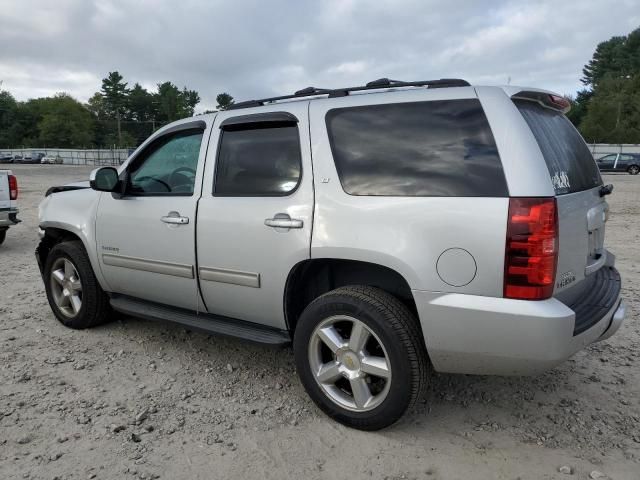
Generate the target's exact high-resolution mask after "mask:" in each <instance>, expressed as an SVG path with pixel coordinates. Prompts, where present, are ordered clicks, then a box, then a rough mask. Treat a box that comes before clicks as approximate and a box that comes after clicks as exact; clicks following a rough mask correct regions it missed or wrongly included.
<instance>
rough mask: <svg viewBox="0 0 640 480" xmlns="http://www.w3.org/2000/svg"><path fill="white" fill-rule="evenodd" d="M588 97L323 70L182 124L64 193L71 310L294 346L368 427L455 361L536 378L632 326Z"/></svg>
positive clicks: (336, 413)
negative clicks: (281, 90)
mask: <svg viewBox="0 0 640 480" xmlns="http://www.w3.org/2000/svg"><path fill="white" fill-rule="evenodd" d="M567 110H568V102H567V101H566V100H565V99H564V98H562V97H560V96H558V95H556V94H553V93H551V92H547V91H544V90H539V89H533V88H517V87H474V86H470V85H469V84H468V83H467V82H465V81H463V80H456V79H443V80H435V81H424V82H396V81H391V80H387V79H381V80H377V81H374V82H371V83H369V84H367V85H366V86H363V87H355V88H344V89H334V90H324V89H316V88H308V89H304V90H301V91H299V92H297V93H296V94H294V95H289V96H285V97H277V98H269V99H265V100H258V101H250V102H243V103H241V104H237V105H235V106H234V108H233V109H231V110H228V111H223V112H217V113H213V114H209V115H202V116H197V117H194V118H188V119H184V120H180V121H178V122H175V123H172V124H170V125H168V126H166V127H164V128H162V129H161V130H159V131H158V132H156V133H154V134H153V135H152V136H151V137H150V138H149V139H148V140H147V141H146V142H144V144H142V145H141V146H140V147H139V148H138V149H137V150H136V151H135V152H134V153H133V155H132V156H131V157H130V158H129V159H128V161H127V162H126V163H125V164H124V165H122V167H120V168H119V169H117V170H116V169H114V168H111V167H105V168H101V169H98V170H96V171H94V172H93V173H92V174H91V178H90V182H88V183H85V184H73V185H68V186H62V187H54V188H52V189H50V191H49V192H48V195H47V197H46V198H45V199H44V201H43V202H42V204H41V205H40V212H39V215H40V229H41V231H40V235H41V237H42V241H41V243H40V245H39V247H38V249H37V252H36V256H37V259H38V262H39V265H40V269H41V271H42V275H43V279H44V284H45V287H46V291H47V296H48V299H49V303H50V305H51V308H52V310H53V312H54V314H55V316H56V317H57V318H58V319H59V320H60V321H61V322H62V323H64V324H65V325H66V326H69V327H71V328H87V327H91V326H94V325H97V324H99V323H102V322H104V321H106V320H108V319H109V318H112V310H115V311H117V312H121V313H124V314H127V315H133V316H138V317H144V318H148V319H153V320H165V321H170V322H175V323H179V324H182V325H185V326H187V327H188V328H193V329H199V330H204V331H206V332H210V333H217V334H222V335H228V336H234V337H241V338H244V339H247V340H251V341H255V342H260V343H264V344H269V345H286V344H290V343H292V344H293V349H294V353H295V360H296V366H297V370H298V374H299V376H300V379H301V382H302V384H303V385H304V387H305V388H306V390H307V392H308V393H309V395H310V396H311V398H312V399H313V400H314V401H315V403H316V404H317V405H318V406H319V407H320V408H321V409H322V410H323V411H324V412H326V413H327V414H328V415H329V416H331V417H332V418H334V419H336V420H337V421H339V422H342V423H344V424H347V425H350V426H353V427H356V428H360V429H366V430H374V429H379V428H383V427H385V426H388V425H390V424H391V423H393V422H395V421H396V420H397V419H398V418H400V417H401V416H402V414H403V413H404V412H405V410H406V409H407V408H408V407H409V406H410V405H411V404H412V403H413V402H415V401H416V399H418V398H420V394H421V392H422V391H423V389H424V388H425V386H426V385H427V383H428V381H429V372H430V371H431V366H432V367H433V369H435V370H436V371H440V372H456V373H470V374H500V375H524V374H535V373H538V372H541V371H543V370H545V369H548V368H550V367H553V366H554V365H557V364H558V363H560V362H562V361H564V360H565V359H567V358H568V357H569V356H571V355H572V354H573V353H574V352H576V351H578V350H580V349H581V348H584V347H585V346H587V345H589V344H590V343H592V342H596V341H599V340H603V339H605V338H608V337H609V336H611V335H613V334H614V333H615V332H616V330H618V328H619V327H620V325H621V323H622V321H623V318H624V305H623V303H622V301H621V298H620V275H619V274H618V271H617V270H616V269H615V267H614V261H615V258H614V256H613V255H612V254H611V253H609V252H608V251H607V250H606V249H605V248H604V230H605V222H606V220H607V215H608V207H607V203H606V202H605V196H606V195H607V194H608V193H610V192H611V189H612V188H611V186H604V185H603V184H602V180H601V177H600V174H599V172H598V168H597V166H596V164H595V162H594V160H593V158H592V156H591V154H590V152H589V149H588V148H587V146H586V145H585V143H584V141H583V139H582V138H581V137H580V135H579V134H578V132H577V131H576V130H575V129H574V128H573V126H572V125H571V123H570V122H569V121H568V120H567V118H566V117H565V116H564V114H563V113H564V112H566V111H567Z"/></svg>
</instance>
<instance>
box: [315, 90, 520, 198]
mask: <svg viewBox="0 0 640 480" xmlns="http://www.w3.org/2000/svg"><path fill="white" fill-rule="evenodd" d="M326 122H327V131H328V133H329V141H330V143H331V150H332V153H333V158H334V159H335V163H336V169H337V171H338V176H339V177H340V182H341V183H342V188H343V189H344V191H345V192H347V193H348V194H351V195H387V196H442V197H446V196H456V197H504V196H508V190H507V184H506V181H505V178H504V172H503V171H502V164H501V162H500V157H499V155H498V149H497V148H496V144H495V141H494V139H493V135H492V133H491V129H490V128H489V123H488V122H487V118H486V116H485V114H484V111H483V110H482V106H481V105H480V102H479V101H478V100H477V99H468V100H446V101H432V102H416V103H396V104H389V105H369V106H363V107H348V108H338V109H333V110H330V111H329V112H328V113H327V117H326Z"/></svg>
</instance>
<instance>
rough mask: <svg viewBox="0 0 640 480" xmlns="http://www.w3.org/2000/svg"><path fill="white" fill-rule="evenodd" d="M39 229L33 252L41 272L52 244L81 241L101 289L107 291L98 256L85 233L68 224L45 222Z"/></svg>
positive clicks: (42, 272)
mask: <svg viewBox="0 0 640 480" xmlns="http://www.w3.org/2000/svg"><path fill="white" fill-rule="evenodd" d="M40 231H41V233H40V236H41V239H40V243H39V244H38V246H37V247H36V252H35V253H36V260H37V261H38V267H39V269H40V273H41V274H44V266H45V264H46V261H47V257H48V256H49V253H50V252H51V249H53V247H54V246H56V245H57V244H59V243H62V242H70V241H78V242H80V243H82V246H83V247H84V249H85V251H86V252H87V256H88V257H89V261H90V263H91V268H92V269H93V272H94V275H95V276H96V279H97V280H98V283H99V284H100V286H101V287H102V289H103V290H105V291H108V290H107V289H106V288H105V286H106V285H105V283H106V282H105V281H104V279H103V277H102V272H101V270H100V266H99V265H98V258H97V254H96V252H95V249H94V248H91V245H90V244H89V241H88V239H87V238H86V236H85V235H83V234H82V231H78V230H77V229H75V228H73V226H69V225H59V224H55V225H53V224H47V223H45V224H41V225H40Z"/></svg>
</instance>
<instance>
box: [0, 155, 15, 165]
mask: <svg viewBox="0 0 640 480" xmlns="http://www.w3.org/2000/svg"><path fill="white" fill-rule="evenodd" d="M0 163H13V155H9V154H5V153H3V154H0Z"/></svg>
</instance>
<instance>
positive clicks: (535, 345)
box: [413, 267, 625, 375]
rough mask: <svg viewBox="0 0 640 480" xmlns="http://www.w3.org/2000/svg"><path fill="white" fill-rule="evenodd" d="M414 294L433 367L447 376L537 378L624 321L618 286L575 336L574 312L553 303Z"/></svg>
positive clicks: (430, 293)
mask: <svg viewBox="0 0 640 480" xmlns="http://www.w3.org/2000/svg"><path fill="white" fill-rule="evenodd" d="M606 268H612V269H613V267H606ZM613 270H614V271H615V269H613ZM615 273H616V275H617V271H615ZM607 278H609V277H607ZM618 279H619V276H618ZM618 285H619V283H618ZM413 295H414V299H415V301H416V306H417V309H418V314H419V316H420V323H421V325H422V331H423V332H424V335H425V343H426V345H427V350H428V352H429V357H430V358H431V361H432V362H433V366H434V368H435V369H436V370H437V371H441V372H451V373H470V374H497V375H532V374H537V373H540V372H543V371H545V370H547V369H549V368H551V367H554V366H555V365H558V364H559V363H562V362H563V361H565V360H566V359H567V358H569V357H570V356H571V355H573V354H574V353H575V352H577V351H578V350H581V349H583V348H584V347H586V346H587V345H589V344H591V343H593V342H597V341H599V340H604V339H606V338H609V337H610V336H612V335H613V334H614V333H615V332H616V331H617V330H618V329H619V328H620V326H621V325H622V322H623V320H624V316H625V306H624V303H623V302H622V299H621V297H620V289H619V287H618V288H617V290H615V291H614V292H613V295H612V296H611V297H610V298H609V299H608V301H607V302H608V303H607V305H606V306H605V307H603V305H602V304H600V305H598V308H599V309H600V310H599V312H598V314H597V316H598V318H597V319H594V320H592V323H591V326H590V327H589V328H587V329H585V330H583V331H581V332H580V333H577V334H576V333H575V332H576V312H575V311H574V310H573V309H572V308H570V307H569V306H567V305H565V304H564V303H562V302H561V301H559V300H557V299H556V298H550V299H548V300H543V301H525V300H511V299H507V298H494V297H481V296H474V295H464V294H456V293H433V292H425V291H418V290H414V291H413ZM572 307H573V308H575V309H576V310H580V308H579V307H582V308H584V306H583V305H582V304H581V305H580V306H578V305H572ZM594 308H595V307H594Z"/></svg>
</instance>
